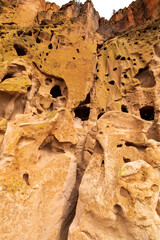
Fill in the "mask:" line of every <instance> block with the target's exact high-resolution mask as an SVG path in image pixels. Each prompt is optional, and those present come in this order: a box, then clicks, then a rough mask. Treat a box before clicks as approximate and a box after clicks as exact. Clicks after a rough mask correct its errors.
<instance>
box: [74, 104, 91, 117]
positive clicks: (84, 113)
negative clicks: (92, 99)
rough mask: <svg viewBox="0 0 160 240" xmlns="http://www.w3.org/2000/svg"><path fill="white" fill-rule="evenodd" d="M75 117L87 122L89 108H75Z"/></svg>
mask: <svg viewBox="0 0 160 240" xmlns="http://www.w3.org/2000/svg"><path fill="white" fill-rule="evenodd" d="M74 113H75V117H78V118H80V119H81V120H82V121H87V120H88V119H89V115H90V108H89V107H86V106H84V107H77V108H76V109H75V110H74Z"/></svg>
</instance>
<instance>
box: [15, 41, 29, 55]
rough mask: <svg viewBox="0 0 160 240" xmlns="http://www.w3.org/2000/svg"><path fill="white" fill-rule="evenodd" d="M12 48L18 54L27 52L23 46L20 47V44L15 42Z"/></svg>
mask: <svg viewBox="0 0 160 240" xmlns="http://www.w3.org/2000/svg"><path fill="white" fill-rule="evenodd" d="M14 48H15V50H16V52H17V55H18V56H25V55H26V54H27V50H26V49H25V48H24V47H22V46H21V45H20V44H17V43H15V44H14Z"/></svg>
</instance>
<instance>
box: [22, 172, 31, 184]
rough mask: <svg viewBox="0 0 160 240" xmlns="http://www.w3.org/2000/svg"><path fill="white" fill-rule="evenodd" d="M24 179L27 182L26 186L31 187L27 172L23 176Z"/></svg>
mask: <svg viewBox="0 0 160 240" xmlns="http://www.w3.org/2000/svg"><path fill="white" fill-rule="evenodd" d="M23 179H24V181H25V182H26V184H27V185H28V186H29V185H30V184H29V174H28V173H27V172H26V173H24V174H23Z"/></svg>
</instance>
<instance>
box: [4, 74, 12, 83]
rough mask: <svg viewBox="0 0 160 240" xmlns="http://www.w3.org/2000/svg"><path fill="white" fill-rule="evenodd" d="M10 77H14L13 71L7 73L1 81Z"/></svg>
mask: <svg viewBox="0 0 160 240" xmlns="http://www.w3.org/2000/svg"><path fill="white" fill-rule="evenodd" d="M8 78H13V74H12V73H7V74H6V75H5V76H4V77H3V78H2V80H1V82H3V81H4V80H6V79H8Z"/></svg>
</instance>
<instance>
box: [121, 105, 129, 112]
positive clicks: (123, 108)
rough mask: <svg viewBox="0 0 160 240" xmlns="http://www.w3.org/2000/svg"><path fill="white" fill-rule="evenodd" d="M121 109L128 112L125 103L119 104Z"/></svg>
mask: <svg viewBox="0 0 160 240" xmlns="http://www.w3.org/2000/svg"><path fill="white" fill-rule="evenodd" d="M121 110H122V112H125V113H128V109H127V107H126V106H125V105H122V106H121Z"/></svg>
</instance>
